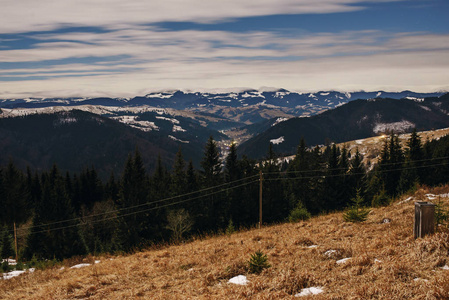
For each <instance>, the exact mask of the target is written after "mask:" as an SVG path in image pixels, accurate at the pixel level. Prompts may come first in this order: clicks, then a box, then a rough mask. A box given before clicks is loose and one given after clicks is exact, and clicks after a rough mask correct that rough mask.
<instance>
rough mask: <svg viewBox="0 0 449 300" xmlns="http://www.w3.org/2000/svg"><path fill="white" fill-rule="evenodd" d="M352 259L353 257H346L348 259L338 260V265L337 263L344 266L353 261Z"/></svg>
mask: <svg viewBox="0 0 449 300" xmlns="http://www.w3.org/2000/svg"><path fill="white" fill-rule="evenodd" d="M351 258H352V257H346V258H343V259H340V260H337V261H336V263H337V264H344V263H346V262H347V261H349V260H351Z"/></svg>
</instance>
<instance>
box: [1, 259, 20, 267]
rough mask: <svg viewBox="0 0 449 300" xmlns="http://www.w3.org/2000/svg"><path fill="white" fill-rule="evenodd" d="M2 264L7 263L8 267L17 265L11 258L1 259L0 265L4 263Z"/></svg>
mask: <svg viewBox="0 0 449 300" xmlns="http://www.w3.org/2000/svg"><path fill="white" fill-rule="evenodd" d="M4 262H8V265H10V266H15V265H17V261H16V260H15V259H12V258H7V259H2V263H4Z"/></svg>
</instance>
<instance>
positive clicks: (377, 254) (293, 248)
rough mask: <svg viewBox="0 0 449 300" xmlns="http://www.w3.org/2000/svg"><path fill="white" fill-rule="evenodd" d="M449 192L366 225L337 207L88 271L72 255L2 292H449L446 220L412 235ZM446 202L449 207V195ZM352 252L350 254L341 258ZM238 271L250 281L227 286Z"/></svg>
mask: <svg viewBox="0 0 449 300" xmlns="http://www.w3.org/2000/svg"><path fill="white" fill-rule="evenodd" d="M448 192H449V186H445V187H439V188H433V189H428V188H421V189H419V190H418V191H417V192H416V193H415V194H414V195H413V196H414V197H413V198H412V199H410V198H409V197H408V196H406V197H403V198H401V199H398V200H397V201H396V202H395V203H393V204H392V205H390V206H388V207H382V208H378V209H373V210H372V211H371V213H370V214H369V216H368V220H367V221H366V222H364V223H347V222H344V221H343V217H342V213H334V214H330V215H325V216H319V217H317V218H313V219H311V220H309V221H305V222H299V223H290V224H281V225H273V226H269V227H264V228H262V229H252V230H247V231H242V232H237V233H234V234H232V235H221V236H215V237H207V238H203V239H198V240H194V241H191V242H188V243H185V244H180V245H173V246H168V247H164V248H162V249H149V250H145V251H142V252H138V253H135V254H132V255H131V254H130V255H126V256H102V257H89V258H85V259H84V263H91V265H90V266H86V267H83V268H79V269H70V268H69V267H70V266H72V265H74V264H76V263H80V262H81V261H75V260H68V261H65V262H64V263H63V265H64V268H62V265H59V266H57V267H54V268H51V269H47V270H44V271H39V270H37V271H35V272H34V273H25V274H23V275H21V276H19V277H15V278H12V279H10V280H1V281H0V299H85V298H89V299H108V300H112V299H297V298H295V297H294V295H295V294H297V293H299V292H300V291H301V289H303V288H307V287H322V289H323V291H324V292H323V293H321V294H318V295H312V296H306V297H303V298H302V299H309V298H310V299H449V270H446V269H445V268H444V267H445V266H447V265H446V264H449V256H448V249H449V233H448V231H447V230H445V229H444V228H443V226H441V227H440V228H439V230H438V233H436V234H434V235H432V236H427V237H425V238H423V239H417V240H415V239H414V238H413V218H414V201H415V200H426V196H425V194H428V193H433V194H436V195H439V194H445V193H448ZM404 200H407V201H404ZM441 201H442V202H444V203H446V204H449V198H447V197H444V198H441ZM434 202H437V200H434ZM385 218H388V219H390V220H391V222H389V223H384V222H383V220H384V219H385ZM315 245H316V246H315ZM311 246H312V247H311ZM258 250H261V251H262V252H263V253H265V254H266V255H267V257H268V262H269V264H270V265H271V267H270V268H268V269H265V270H264V271H262V273H260V274H258V275H257V274H250V273H249V272H248V268H247V262H248V260H249V258H250V256H251V254H253V253H254V252H256V251H258ZM328 250H335V251H328ZM343 258H350V259H348V260H346V261H344V262H341V261H340V262H339V263H337V261H338V260H340V259H343ZM95 260H99V261H100V262H99V263H97V264H94V263H93V262H94V261H95ZM236 275H246V276H247V278H248V280H249V283H248V284H247V285H235V284H231V283H228V280H229V279H230V278H231V277H234V276H236ZM299 299H301V298H299Z"/></svg>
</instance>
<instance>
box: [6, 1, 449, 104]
mask: <svg viewBox="0 0 449 300" xmlns="http://www.w3.org/2000/svg"><path fill="white" fill-rule="evenodd" d="M448 13H449V1H447V0H377V1H368V0H209V1H208V0H151V1H149V0H126V1H124V0H64V1H57V0H39V1H35V0H1V9H0V98H24V97H96V96H110V97H131V96H137V95H145V94H147V93H149V92H156V91H166V90H185V91H208V92H211V91H224V90H232V91H237V90H241V89H248V88H251V89H265V90H267V89H268V90H269V89H277V88H285V89H288V90H291V91H299V92H315V91H326V90H337V91H348V92H351V91H360V90H365V91H377V90H384V91H402V90H412V91H416V92H435V91H449V18H448V17H447V15H448Z"/></svg>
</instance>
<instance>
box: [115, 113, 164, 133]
mask: <svg viewBox="0 0 449 300" xmlns="http://www.w3.org/2000/svg"><path fill="white" fill-rule="evenodd" d="M137 118H138V116H129V115H127V116H119V117H112V119H115V120H117V121H119V122H120V123H123V124H127V125H129V126H131V127H134V128H137V129H139V130H142V131H151V130H159V127H158V126H157V125H156V124H154V122H149V121H138V120H137Z"/></svg>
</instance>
